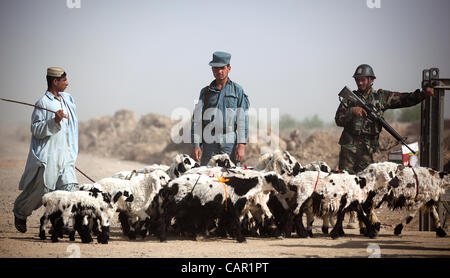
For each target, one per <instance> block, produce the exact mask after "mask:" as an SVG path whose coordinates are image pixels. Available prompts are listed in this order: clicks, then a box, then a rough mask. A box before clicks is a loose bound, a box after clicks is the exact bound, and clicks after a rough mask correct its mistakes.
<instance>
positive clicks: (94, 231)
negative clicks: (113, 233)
mask: <svg viewBox="0 0 450 278" xmlns="http://www.w3.org/2000/svg"><path fill="white" fill-rule="evenodd" d="M100 233H101V232H100V230H99V229H98V220H97V218H92V234H94V236H98V235H99V234H100Z"/></svg>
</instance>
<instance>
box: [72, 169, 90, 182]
mask: <svg viewBox="0 0 450 278" xmlns="http://www.w3.org/2000/svg"><path fill="white" fill-rule="evenodd" d="M75 169H77V171H78V172H80V173H81V174H82V175H83V176H85V177H86V178H87V179H88V180H90V181H91V182H93V183H95V181H94V180H93V179H91V178H90V177H88V176H87V175H86V174H85V173H83V172H81V170H80V169H78V168H77V166H75Z"/></svg>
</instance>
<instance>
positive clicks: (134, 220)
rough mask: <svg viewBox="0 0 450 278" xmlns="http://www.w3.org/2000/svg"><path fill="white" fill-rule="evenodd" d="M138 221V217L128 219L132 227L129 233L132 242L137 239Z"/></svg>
mask: <svg viewBox="0 0 450 278" xmlns="http://www.w3.org/2000/svg"><path fill="white" fill-rule="evenodd" d="M137 222H138V219H137V217H135V216H134V217H129V218H128V225H129V226H130V231H129V232H128V238H129V239H130V240H134V239H136V226H137Z"/></svg>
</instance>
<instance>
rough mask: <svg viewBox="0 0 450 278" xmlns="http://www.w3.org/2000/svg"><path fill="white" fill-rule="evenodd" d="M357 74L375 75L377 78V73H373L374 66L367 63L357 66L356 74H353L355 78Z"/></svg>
mask: <svg viewBox="0 0 450 278" xmlns="http://www.w3.org/2000/svg"><path fill="white" fill-rule="evenodd" d="M357 76H366V77H373V79H375V78H376V77H375V73H373V69H372V67H371V66H369V65H366V64H362V65H359V66H358V67H357V68H356V71H355V74H353V78H355V77H357Z"/></svg>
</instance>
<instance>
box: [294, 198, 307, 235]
mask: <svg viewBox="0 0 450 278" xmlns="http://www.w3.org/2000/svg"><path fill="white" fill-rule="evenodd" d="M310 203H311V199H310V200H308V201H306V202H305V203H304V204H302V205H301V206H300V209H299V213H298V214H297V215H296V216H295V218H294V224H295V229H296V231H297V235H298V236H299V237H301V238H306V237H308V232H307V231H306V229H305V226H304V225H303V212H304V209H305V206H308V207H309V206H310Z"/></svg>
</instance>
